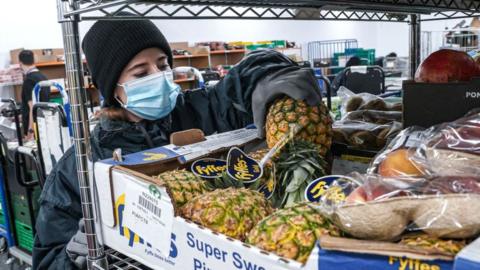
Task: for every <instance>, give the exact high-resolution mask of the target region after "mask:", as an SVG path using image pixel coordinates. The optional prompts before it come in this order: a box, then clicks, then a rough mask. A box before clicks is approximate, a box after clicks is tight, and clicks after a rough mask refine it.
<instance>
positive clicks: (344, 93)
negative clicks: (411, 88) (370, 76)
mask: <svg viewBox="0 0 480 270" xmlns="http://www.w3.org/2000/svg"><path fill="white" fill-rule="evenodd" d="M338 96H339V97H340V99H341V100H342V105H341V112H342V116H345V115H347V113H349V112H353V111H361V110H373V111H397V112H401V111H402V109H403V106H402V103H390V102H386V101H385V100H384V99H383V98H381V97H379V96H376V95H372V94H369V93H360V94H355V93H353V92H352V91H350V90H348V89H347V88H346V87H344V86H341V87H340V89H339V90H338Z"/></svg>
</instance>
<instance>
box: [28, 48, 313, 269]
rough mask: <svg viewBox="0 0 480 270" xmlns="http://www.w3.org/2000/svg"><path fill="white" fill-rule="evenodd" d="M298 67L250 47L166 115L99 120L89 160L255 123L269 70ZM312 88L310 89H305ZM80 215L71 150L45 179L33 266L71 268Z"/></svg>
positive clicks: (187, 95) (272, 54)
mask: <svg viewBox="0 0 480 270" xmlns="http://www.w3.org/2000/svg"><path fill="white" fill-rule="evenodd" d="M292 66H296V64H295V63H293V62H292V61H291V60H289V59H288V58H286V57H285V56H283V55H282V54H280V53H278V52H274V51H260V52H254V53H252V54H250V55H249V56H247V57H246V58H245V59H244V60H243V61H242V62H240V63H239V64H237V65H236V66H235V67H234V68H233V69H232V70H231V71H230V72H229V74H228V75H227V76H226V77H225V78H224V79H223V80H222V81H221V82H219V83H218V84H217V85H216V86H215V87H214V88H213V89H210V90H208V91H205V90H201V91H200V90H199V91H193V92H187V93H186V94H185V95H181V96H179V99H178V100H177V106H176V108H175V110H174V111H173V112H172V113H171V114H170V116H169V117H167V118H166V119H162V120H160V121H157V122H141V123H137V124H133V123H127V122H121V121H111V120H106V119H103V120H101V122H100V123H99V124H98V125H97V126H96V127H95V130H94V132H93V133H92V138H91V146H92V155H93V160H94V161H97V160H102V159H107V158H111V157H112V152H113V150H114V149H115V148H121V149H122V153H124V154H129V153H134V152H138V151H142V150H145V149H149V148H153V147H158V146H162V145H165V144H168V143H169V136H170V133H171V132H174V131H180V130H185V129H190V128H200V129H202V130H203V131H204V132H205V134H207V135H208V134H212V133H214V132H217V131H218V132H225V131H229V130H233V129H238V128H242V127H245V126H247V125H248V124H251V123H252V122H253V115H252V109H251V104H252V103H251V101H252V100H251V99H252V93H253V91H254V90H255V86H256V84H257V83H258V82H259V81H260V80H261V79H262V78H264V77H266V76H267V75H268V74H270V73H272V72H275V71H278V70H280V69H282V68H286V67H292ZM305 91H311V89H305ZM81 218H82V211H81V205H80V195H79V186H78V178H77V169H76V162H75V153H74V150H73V148H72V149H69V150H68V151H67V152H66V153H65V155H64V156H63V157H62V158H61V159H60V160H59V162H58V163H57V165H56V166H55V168H54V169H53V171H52V172H51V173H50V175H49V177H48V178H47V181H46V184H45V186H44V189H43V191H42V195H41V196H40V210H39V213H38V217H37V223H36V233H37V234H36V236H35V243H34V249H33V269H58V270H60V269H61V270H65V269H74V268H75V266H74V265H73V263H72V262H71V261H70V259H69V258H68V256H67V254H66V244H67V243H68V242H69V241H70V239H71V237H72V236H73V235H74V234H75V233H76V232H77V230H78V221H79V220H80V219H81Z"/></svg>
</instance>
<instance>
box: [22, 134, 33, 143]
mask: <svg viewBox="0 0 480 270" xmlns="http://www.w3.org/2000/svg"><path fill="white" fill-rule="evenodd" d="M33 138H34V136H33V133H31V132H29V133H28V134H27V135H25V137H23V141H25V142H28V141H31V140H33Z"/></svg>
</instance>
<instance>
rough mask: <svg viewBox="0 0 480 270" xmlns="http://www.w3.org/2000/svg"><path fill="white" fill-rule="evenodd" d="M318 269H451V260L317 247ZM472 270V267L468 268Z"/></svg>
mask: <svg viewBox="0 0 480 270" xmlns="http://www.w3.org/2000/svg"><path fill="white" fill-rule="evenodd" d="M317 256H318V257H319V258H320V260H319V263H318V269H319V270H324V269H325V270H328V269H335V270H352V269H361V270H364V269H365V270H452V269H453V261H444V260H433V261H429V260H420V259H412V258H406V257H397V256H385V255H373V254H360V253H351V252H341V251H330V250H324V249H318V255H317ZM470 270H473V269H470Z"/></svg>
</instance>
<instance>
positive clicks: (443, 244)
mask: <svg viewBox="0 0 480 270" xmlns="http://www.w3.org/2000/svg"><path fill="white" fill-rule="evenodd" d="M400 244H404V245H406V246H409V247H413V248H420V249H424V250H425V251H430V252H441V253H446V254H449V255H451V256H455V255H457V253H458V252H460V250H462V249H463V248H464V247H465V246H466V245H467V241H465V240H447V239H439V238H436V237H433V236H430V235H428V234H419V235H407V236H404V237H403V238H402V240H401V241H400Z"/></svg>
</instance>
